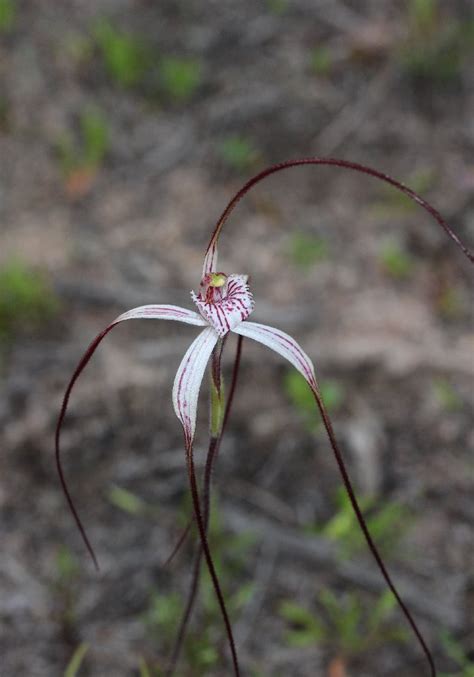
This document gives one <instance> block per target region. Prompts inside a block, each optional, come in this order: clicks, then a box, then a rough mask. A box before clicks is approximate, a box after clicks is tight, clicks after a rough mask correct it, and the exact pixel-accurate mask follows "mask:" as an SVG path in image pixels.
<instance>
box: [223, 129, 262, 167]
mask: <svg viewBox="0 0 474 677" xmlns="http://www.w3.org/2000/svg"><path fill="white" fill-rule="evenodd" d="M217 153H218V156H219V158H220V159H221V161H222V162H223V163H224V164H225V165H226V166H227V167H228V168H229V169H231V170H232V171H234V172H238V173H242V172H245V171H246V170H248V169H251V168H252V167H255V166H256V165H257V164H258V163H259V161H260V159H261V154H260V152H259V150H258V149H257V148H256V146H255V145H254V144H253V142H252V141H251V140H250V139H248V138H246V137H245V136H239V135H233V136H228V137H226V138H225V139H222V141H221V142H220V143H219V144H218V146H217Z"/></svg>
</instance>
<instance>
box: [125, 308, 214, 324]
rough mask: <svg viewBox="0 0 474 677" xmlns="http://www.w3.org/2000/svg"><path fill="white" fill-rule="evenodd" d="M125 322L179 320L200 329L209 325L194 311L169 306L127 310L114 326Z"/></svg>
mask: <svg viewBox="0 0 474 677" xmlns="http://www.w3.org/2000/svg"><path fill="white" fill-rule="evenodd" d="M124 320H177V321H178V322H184V323H185V324H194V325H196V326H198V327H204V326H205V325H206V324H207V322H206V321H205V320H204V319H203V318H202V317H201V315H198V313H195V312H194V311H193V310H188V309H187V308H181V307H180V306H171V305H167V304H161V305H155V304H153V305H148V306H139V307H138V308H132V310H127V312H126V313H122V315H119V317H117V319H116V320H114V322H113V324H117V323H118V322H123V321H124Z"/></svg>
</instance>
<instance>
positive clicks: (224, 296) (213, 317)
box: [191, 275, 255, 337]
mask: <svg viewBox="0 0 474 677" xmlns="http://www.w3.org/2000/svg"><path fill="white" fill-rule="evenodd" d="M247 280H248V276H247V275H229V276H228V277H227V280H226V283H225V287H224V288H223V289H222V290H219V292H221V295H219V297H218V298H212V299H210V300H209V299H208V298H206V296H205V295H204V294H203V293H202V292H200V293H199V294H195V293H194V292H191V298H192V299H193V301H194V303H195V304H196V305H197V307H198V308H199V311H200V313H201V315H202V316H203V317H204V318H205V319H206V320H207V321H208V323H209V324H210V325H211V326H212V327H214V329H215V330H216V332H217V333H218V334H219V336H220V337H223V336H225V335H226V334H227V333H228V332H229V331H232V330H233V329H234V328H235V327H237V325H239V324H240V323H241V322H243V321H244V320H246V319H247V317H248V316H249V315H250V313H251V312H252V311H253V309H254V307H255V302H254V300H253V295H252V293H251V291H250V289H249V286H248V283H247ZM215 296H217V295H215Z"/></svg>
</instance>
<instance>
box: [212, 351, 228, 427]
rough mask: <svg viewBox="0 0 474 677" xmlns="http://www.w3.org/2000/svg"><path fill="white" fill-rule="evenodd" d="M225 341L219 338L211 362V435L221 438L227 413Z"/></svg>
mask: <svg viewBox="0 0 474 677" xmlns="http://www.w3.org/2000/svg"><path fill="white" fill-rule="evenodd" d="M223 347H224V341H223V340H219V342H218V343H217V345H216V347H215V348H214V352H213V353H212V364H211V412H210V435H211V439H212V438H215V439H219V438H220V436H221V434H222V426H223V423H224V415H225V394H224V381H223V378H222V369H221V357H222V350H223Z"/></svg>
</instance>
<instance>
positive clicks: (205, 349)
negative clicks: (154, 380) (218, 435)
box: [173, 327, 219, 443]
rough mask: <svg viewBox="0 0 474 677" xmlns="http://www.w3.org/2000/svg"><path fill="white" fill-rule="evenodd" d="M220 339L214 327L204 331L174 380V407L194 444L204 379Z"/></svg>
mask: <svg viewBox="0 0 474 677" xmlns="http://www.w3.org/2000/svg"><path fill="white" fill-rule="evenodd" d="M218 339H219V337H218V335H217V334H216V332H215V331H214V329H213V328H212V327H207V328H206V329H204V331H202V332H201V333H200V334H199V336H198V337H197V339H195V340H194V341H193V343H191V345H190V346H189V348H188V350H187V351H186V354H185V356H184V357H183V360H182V362H181V364H180V365H179V368H178V371H177V372H176V376H175V379H174V385H173V406H174V410H175V412H176V416H177V417H178V418H179V420H180V421H181V423H182V425H183V428H184V434H185V437H186V441H187V442H188V443H191V442H192V439H193V437H194V431H195V429H196V415H197V405H198V398H199V390H200V388H201V383H202V379H203V376H204V372H205V370H206V366H207V363H208V362H209V358H210V356H211V353H212V351H213V350H214V346H215V345H216V343H217V341H218Z"/></svg>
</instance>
